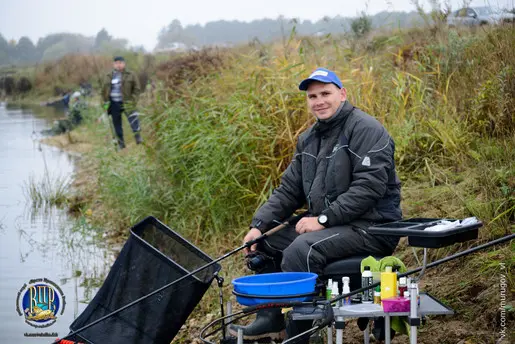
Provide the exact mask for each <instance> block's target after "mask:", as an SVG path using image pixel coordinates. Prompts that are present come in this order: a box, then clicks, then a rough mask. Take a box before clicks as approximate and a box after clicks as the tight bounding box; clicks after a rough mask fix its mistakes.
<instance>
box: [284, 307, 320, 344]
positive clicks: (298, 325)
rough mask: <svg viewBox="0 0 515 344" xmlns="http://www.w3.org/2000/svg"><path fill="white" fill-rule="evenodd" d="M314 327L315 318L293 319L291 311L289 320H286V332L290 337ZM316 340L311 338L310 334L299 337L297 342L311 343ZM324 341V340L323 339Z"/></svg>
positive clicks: (297, 343)
mask: <svg viewBox="0 0 515 344" xmlns="http://www.w3.org/2000/svg"><path fill="white" fill-rule="evenodd" d="M312 327H313V320H292V318H291V312H290V313H289V315H288V321H287V322H286V333H287V337H288V338H293V337H295V336H297V335H299V334H301V333H304V332H305V331H307V330H309V329H311V328H312ZM311 342H316V340H315V339H313V340H311V338H310V336H308V335H305V336H304V337H301V338H298V339H297V340H296V341H295V342H294V343H295V344H309V343H311ZM322 342H323V340H322Z"/></svg>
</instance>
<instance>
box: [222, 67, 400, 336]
mask: <svg viewBox="0 0 515 344" xmlns="http://www.w3.org/2000/svg"><path fill="white" fill-rule="evenodd" d="M299 89H300V90H302V91H305V92H306V98H307V105H308V108H309V110H310V112H311V113H312V114H313V115H314V116H315V117H316V118H317V122H316V123H315V124H314V125H313V126H312V127H311V128H309V129H308V130H306V131H305V132H304V133H302V134H301V135H300V137H299V139H298V142H297V147H296V151H295V154H294V156H293V159H292V162H291V163H290V165H289V166H288V168H287V169H286V171H285V172H284V174H283V176H282V179H281V183H280V185H279V187H278V188H277V189H275V190H274V192H273V193H272V195H271V196H270V198H269V199H268V201H267V202H266V203H265V204H263V206H261V207H260V208H259V210H258V211H257V212H256V214H255V216H254V218H253V220H252V222H251V225H250V231H249V232H248V233H247V235H246V236H245V238H244V242H248V241H251V240H253V239H255V238H257V237H259V236H261V235H262V233H264V232H266V231H267V230H269V229H271V228H272V227H275V226H276V225H277V224H278V223H281V222H282V221H284V220H286V219H287V218H288V217H290V216H291V215H292V214H293V213H294V212H295V211H296V210H298V209H300V208H301V207H303V206H304V205H307V208H308V215H307V216H305V217H303V218H302V219H301V220H300V221H298V223H297V224H296V225H295V226H287V227H285V228H283V229H282V230H281V231H279V232H277V233H275V234H274V235H272V236H270V237H267V238H266V239H265V241H264V242H263V243H260V244H259V245H253V247H251V249H250V251H257V253H259V254H263V256H264V257H267V261H268V262H269V263H268V264H267V265H265V266H263V267H261V268H260V270H259V271H257V272H258V273H266V272H268V273H269V272H279V271H284V272H314V273H317V274H320V273H322V272H323V270H324V268H325V266H326V265H327V264H329V263H330V262H332V261H336V260H340V259H343V258H346V257H350V256H356V255H378V256H387V255H390V254H392V252H393V251H394V249H395V247H396V246H397V243H398V240H399V239H397V238H395V237H390V236H381V235H374V234H371V233H369V232H368V231H367V229H368V227H370V226H371V225H373V224H374V223H381V222H389V221H395V220H399V219H401V218H402V214H401V208H400V181H399V178H398V177H397V174H396V172H395V163H394V150H395V148H394V142H393V140H392V138H391V137H390V135H389V134H388V132H387V130H386V129H385V128H384V127H383V125H381V123H379V121H377V120H376V119H375V118H373V117H372V116H370V115H368V114H366V113H365V112H363V111H361V110H360V109H358V108H356V107H354V106H353V105H352V104H351V103H350V102H349V101H348V100H347V91H346V89H345V88H344V87H343V85H342V83H341V81H340V79H339V78H338V77H337V76H336V74H335V73H334V72H332V71H330V70H327V69H325V68H318V69H317V70H316V71H314V72H313V73H312V74H311V75H310V76H309V77H308V78H307V79H305V80H304V81H302V82H301V83H300V85H299ZM284 326H285V324H284V318H283V316H282V314H281V312H280V310H262V311H260V312H258V314H257V317H256V320H255V321H254V322H253V323H252V324H250V325H248V326H243V327H239V326H231V327H230V329H229V332H230V333H231V334H232V335H236V334H237V330H238V328H242V330H243V335H244V338H245V339H248V340H257V339H264V338H271V339H274V340H282V339H283V338H284Z"/></svg>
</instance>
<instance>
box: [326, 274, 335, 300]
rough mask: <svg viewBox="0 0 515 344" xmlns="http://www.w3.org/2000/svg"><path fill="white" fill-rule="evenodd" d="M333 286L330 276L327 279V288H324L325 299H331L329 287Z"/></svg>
mask: <svg viewBox="0 0 515 344" xmlns="http://www.w3.org/2000/svg"><path fill="white" fill-rule="evenodd" d="M332 288H333V280H332V278H329V281H328V282H327V288H325V298H326V299H327V300H331V294H332V291H331V289H332Z"/></svg>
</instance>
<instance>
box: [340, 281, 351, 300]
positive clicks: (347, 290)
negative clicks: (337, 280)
mask: <svg viewBox="0 0 515 344" xmlns="http://www.w3.org/2000/svg"><path fill="white" fill-rule="evenodd" d="M342 282H343V290H342V293H343V294H348V293H350V286H349V284H350V277H347V276H345V277H342ZM350 304H351V301H350V296H347V297H346V298H344V299H343V303H342V306H348V305H350Z"/></svg>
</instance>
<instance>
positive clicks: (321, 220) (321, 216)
mask: <svg viewBox="0 0 515 344" xmlns="http://www.w3.org/2000/svg"><path fill="white" fill-rule="evenodd" d="M318 222H320V223H321V224H324V223H326V222H327V216H326V215H320V216H319V217H318Z"/></svg>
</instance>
